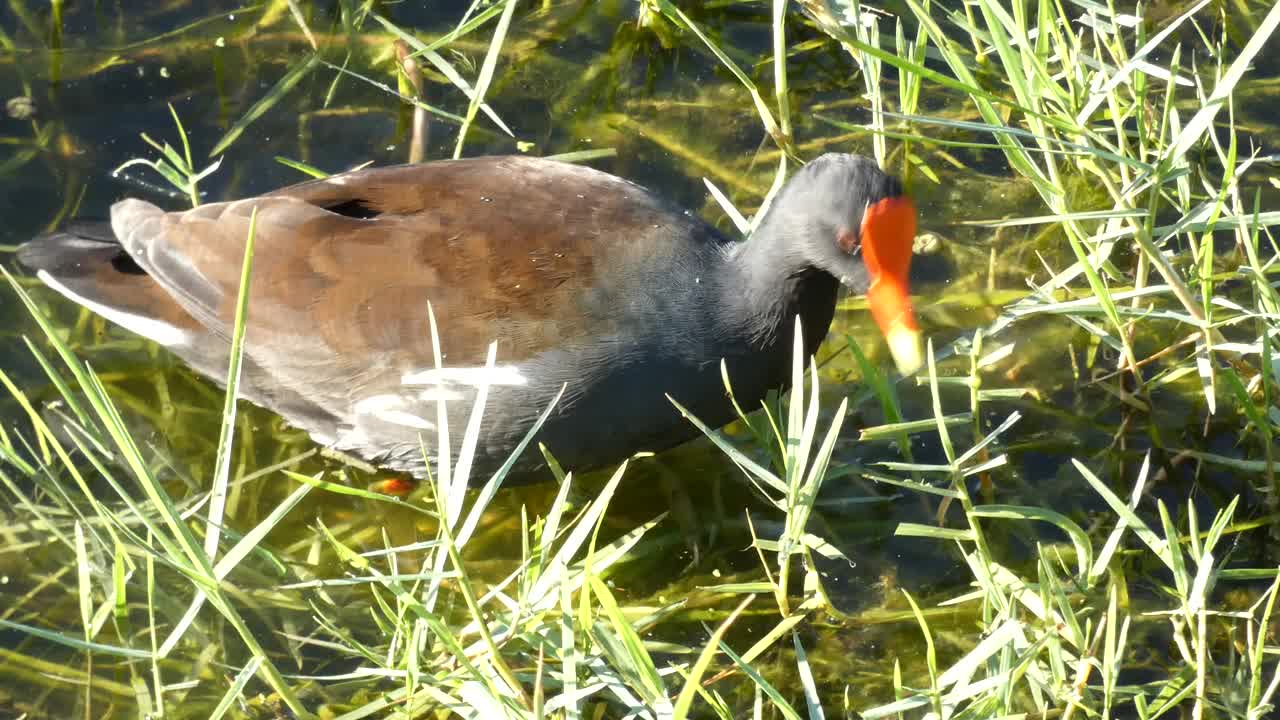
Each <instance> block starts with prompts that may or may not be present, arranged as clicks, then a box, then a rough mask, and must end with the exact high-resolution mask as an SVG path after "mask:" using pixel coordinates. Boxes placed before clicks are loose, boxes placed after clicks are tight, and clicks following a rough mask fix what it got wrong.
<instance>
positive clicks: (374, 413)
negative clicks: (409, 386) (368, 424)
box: [351, 395, 435, 430]
mask: <svg viewBox="0 0 1280 720" xmlns="http://www.w3.org/2000/svg"><path fill="white" fill-rule="evenodd" d="M403 406H404V398H402V397H400V396H399V395H374V396H372V397H367V398H365V399H363V400H361V401H360V402H358V403H356V404H355V406H354V407H352V408H351V410H352V411H353V412H354V413H355V414H356V415H367V416H369V417H371V418H374V419H377V420H381V421H383V422H389V423H391V424H393V425H403V426H405V427H411V428H417V429H418V430H431V429H433V428H435V423H433V422H430V421H428V420H426V419H424V418H421V417H418V416H417V415H414V414H413V413H411V412H405V411H404V410H401V409H399V408H401V407H403Z"/></svg>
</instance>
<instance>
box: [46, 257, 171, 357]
mask: <svg viewBox="0 0 1280 720" xmlns="http://www.w3.org/2000/svg"><path fill="white" fill-rule="evenodd" d="M36 276H37V277H39V278H40V282H43V283H44V284H45V285H48V286H49V287H51V288H53V289H54V290H57V291H58V292H59V293H61V294H62V295H63V296H65V297H66V298H67V299H69V300H72V301H74V302H76V303H79V304H80V305H83V306H85V307H87V308H89V309H90V310H92V311H94V312H96V313H98V314H99V315H101V316H102V317H104V318H106V319H108V320H110V321H111V322H113V323H115V324H117V325H119V326H120V327H122V328H124V329H125V330H128V331H129V332H134V333H137V334H139V335H141V336H142V337H144V338H147V339H148V340H151V341H152V342H156V343H159V344H161V345H164V346H165V347H173V346H175V345H186V344H187V343H189V342H190V341H191V333H189V332H187V331H186V330H183V329H182V328H178V327H174V326H173V325H170V324H169V323H167V322H161V321H160V320H156V319H155V318H149V317H142V316H141V315H134V314H132V313H127V312H124V311H123V310H117V309H116V308H112V307H107V306H106V305H103V304H102V303H97V302H94V301H93V300H90V299H89V298H87V297H84V296H81V295H78V294H76V293H75V292H72V290H71V288H69V287H67V286H66V285H63V284H62V283H60V282H58V281H57V279H55V278H54V277H53V276H52V275H50V274H49V273H48V272H46V271H44V270H40V271H38V272H37V273H36Z"/></svg>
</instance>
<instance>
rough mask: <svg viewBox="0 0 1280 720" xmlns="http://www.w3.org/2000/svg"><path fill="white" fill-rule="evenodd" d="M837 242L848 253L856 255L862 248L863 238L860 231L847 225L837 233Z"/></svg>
mask: <svg viewBox="0 0 1280 720" xmlns="http://www.w3.org/2000/svg"><path fill="white" fill-rule="evenodd" d="M836 244H837V245H839V246H840V249H841V250H843V251H845V254H847V255H855V254H857V252H858V250H860V249H861V248H862V240H861V238H859V237H858V233H856V232H854V231H852V230H850V229H849V228H846V227H842V228H840V232H839V233H837V234H836Z"/></svg>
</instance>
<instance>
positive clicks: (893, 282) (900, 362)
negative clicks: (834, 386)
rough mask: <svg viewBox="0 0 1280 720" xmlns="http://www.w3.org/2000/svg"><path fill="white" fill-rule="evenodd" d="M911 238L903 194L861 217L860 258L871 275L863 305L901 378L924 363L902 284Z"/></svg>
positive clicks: (912, 220)
mask: <svg viewBox="0 0 1280 720" xmlns="http://www.w3.org/2000/svg"><path fill="white" fill-rule="evenodd" d="M915 237H916V208H915V205H913V204H912V203H911V199H910V198H908V197H907V196H905V195H902V196H899V197H893V198H885V199H884V200H881V201H879V202H877V203H875V204H874V205H871V206H870V207H868V208H867V210H866V212H865V213H863V215H862V260H863V262H864V263H865V264H866V266H867V271H868V273H870V275H871V286H870V288H869V289H868V290H867V304H868V305H870V306H871V316H872V317H874V318H875V320H876V324H877V325H879V326H880V332H882V333H884V339H885V341H886V342H887V343H888V344H889V352H890V354H892V355H893V362H894V364H895V365H897V366H898V372H901V373H902V374H904V375H906V374H909V373H913V372H915V371H916V370H917V369H919V368H920V366H921V365H923V364H924V353H923V351H922V349H921V342H920V326H919V325H917V324H916V316H915V312H914V311H913V310H912V309H911V297H910V295H909V294H908V283H907V273H908V271H909V270H910V269H911V246H912V244H913V243H914V242H915Z"/></svg>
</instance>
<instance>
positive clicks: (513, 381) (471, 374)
mask: <svg viewBox="0 0 1280 720" xmlns="http://www.w3.org/2000/svg"><path fill="white" fill-rule="evenodd" d="M528 382H529V379H528V378H526V377H525V376H524V375H521V374H520V368H518V367H516V366H515V365H497V366H494V367H491V368H489V367H483V366H481V367H459V368H432V369H430V370H423V371H421V372H416V373H408V374H406V375H404V376H403V377H401V378H400V383H401V384H403V385H447V384H449V383H458V384H459V385H471V386H472V387H478V386H480V385H482V384H485V383H488V384H489V385H525V384H527V383H528Z"/></svg>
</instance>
